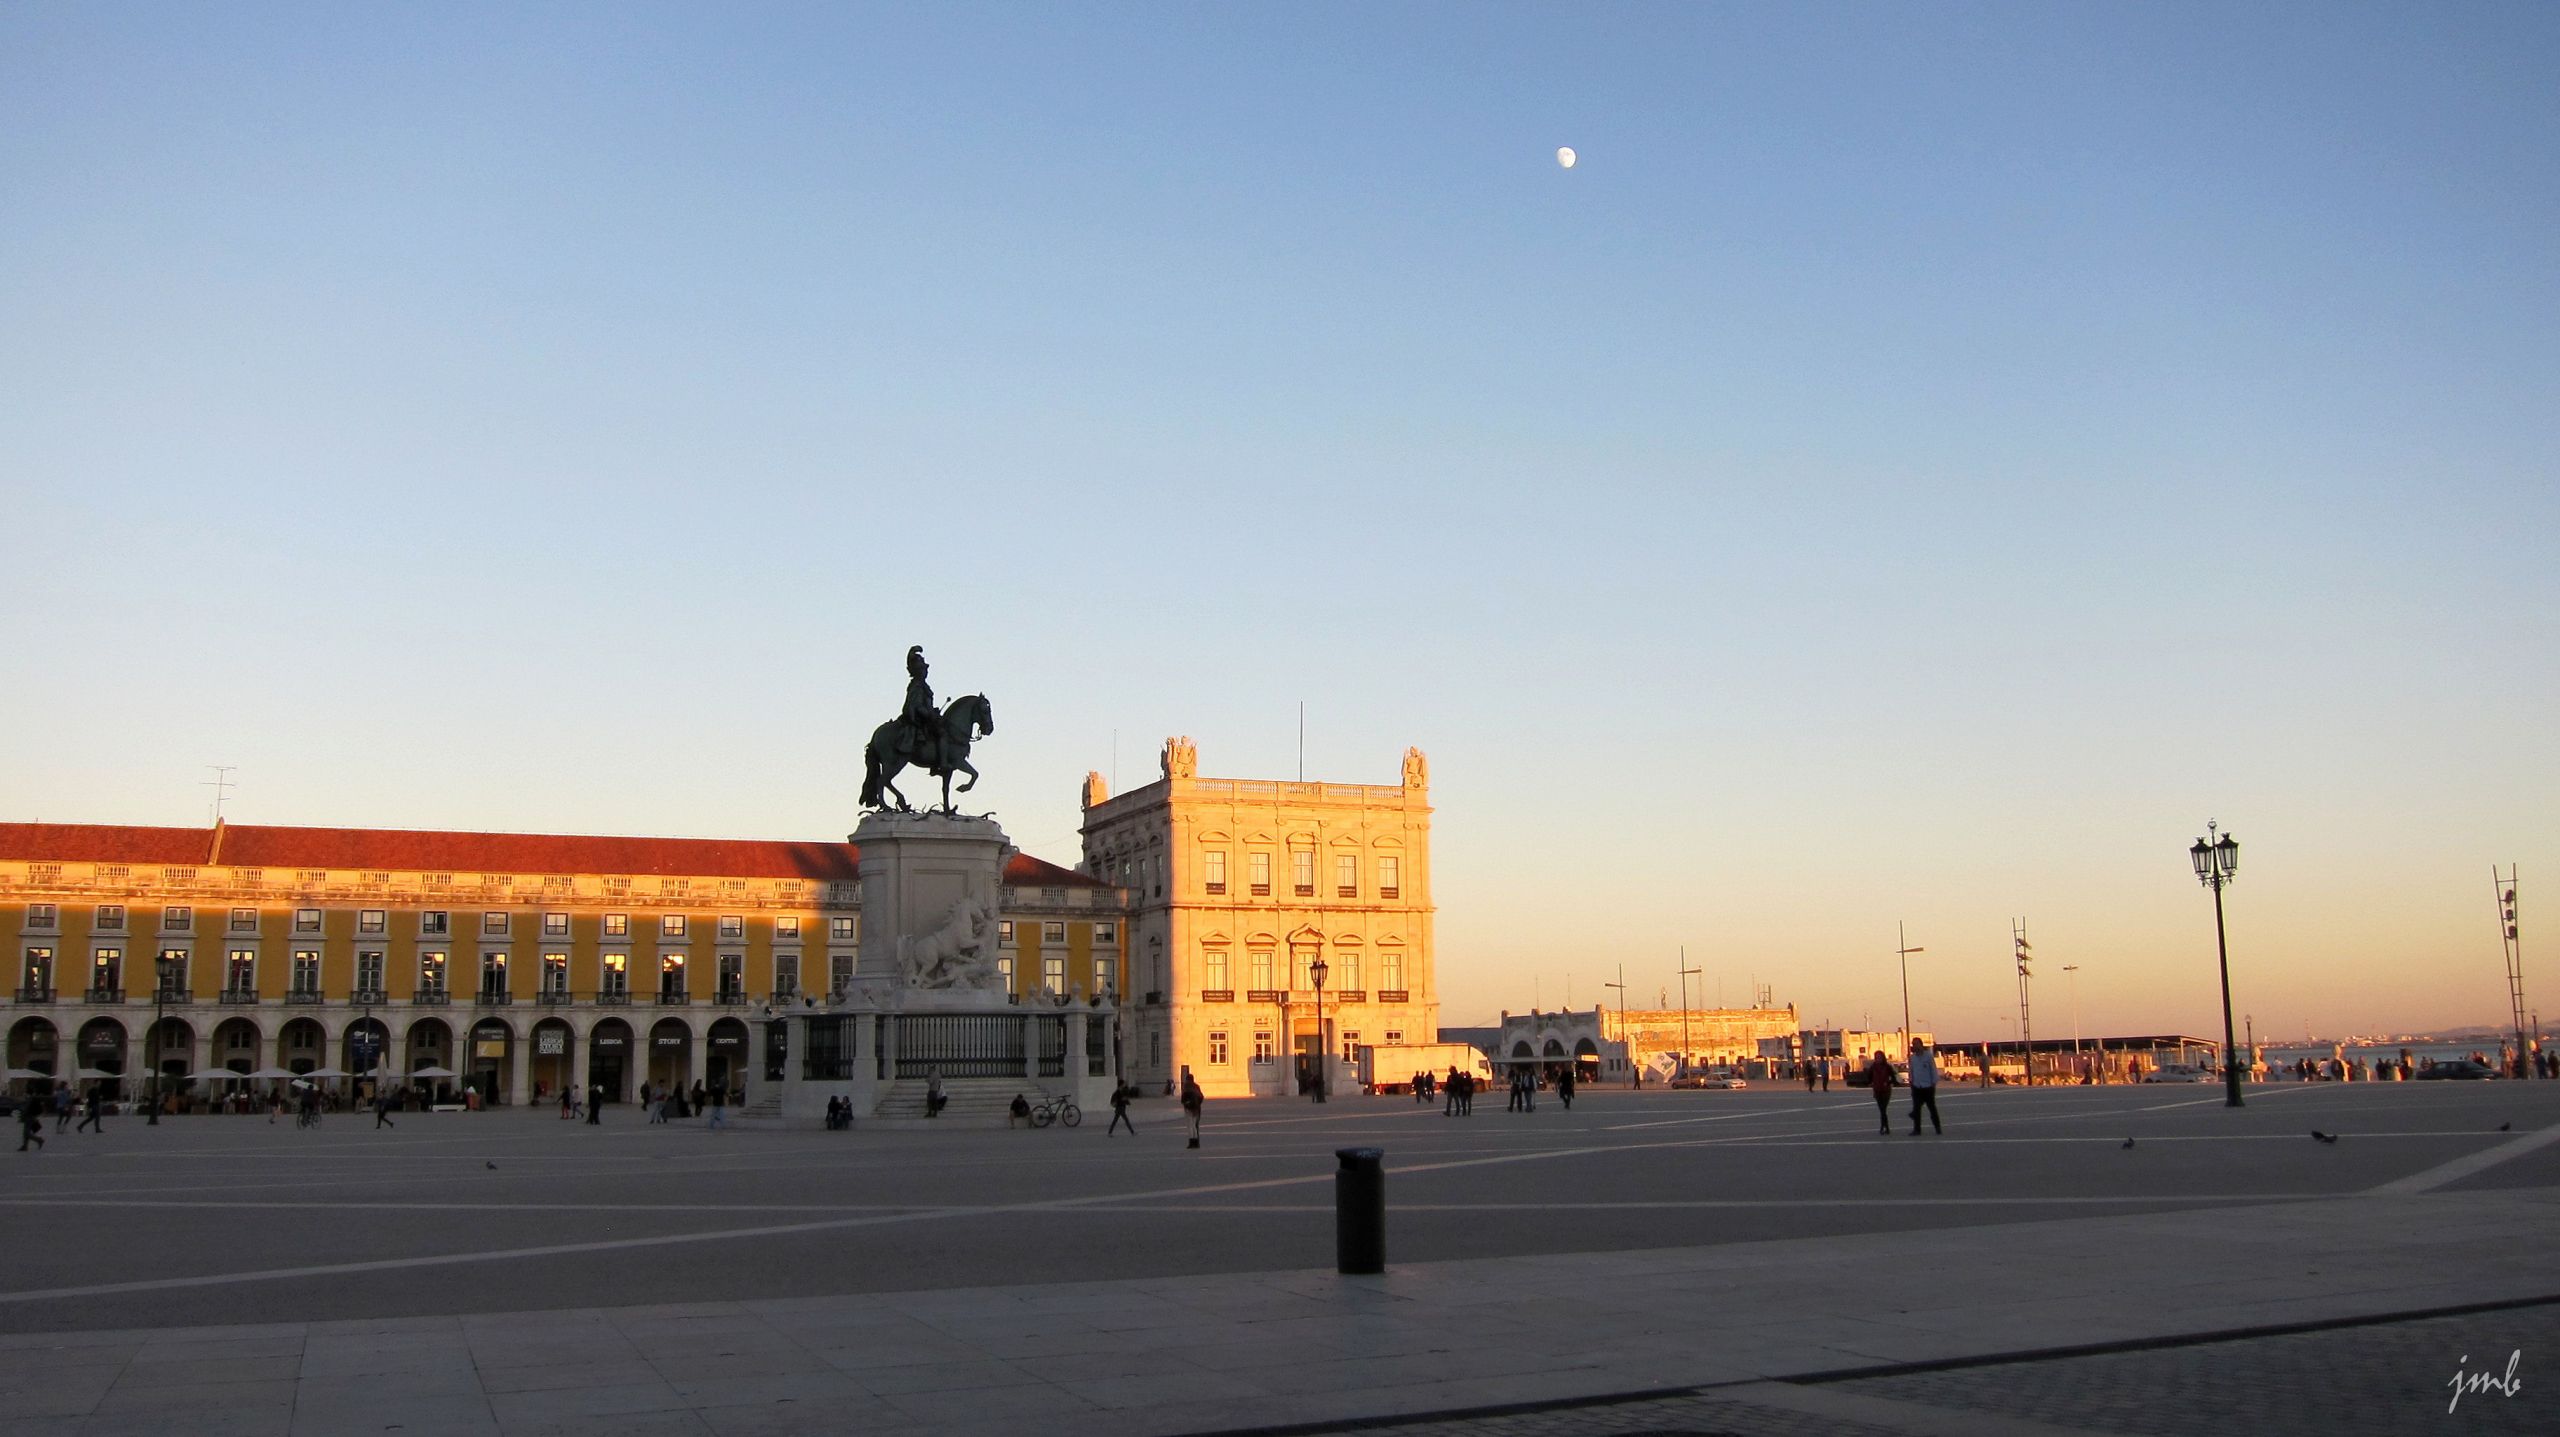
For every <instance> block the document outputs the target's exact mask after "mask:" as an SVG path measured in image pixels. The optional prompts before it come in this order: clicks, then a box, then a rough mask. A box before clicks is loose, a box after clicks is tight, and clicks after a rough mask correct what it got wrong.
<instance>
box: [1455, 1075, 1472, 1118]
mask: <svg viewBox="0 0 2560 1437" xmlns="http://www.w3.org/2000/svg"><path fill="white" fill-rule="evenodd" d="M1475 1115H1476V1075H1475V1074H1473V1073H1460V1074H1459V1075H1458V1116H1459V1117H1462V1118H1472V1117H1474V1116H1475Z"/></svg>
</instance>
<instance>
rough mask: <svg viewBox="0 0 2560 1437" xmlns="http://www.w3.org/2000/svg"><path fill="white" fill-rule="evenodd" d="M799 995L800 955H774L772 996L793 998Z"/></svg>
mask: <svg viewBox="0 0 2560 1437" xmlns="http://www.w3.org/2000/svg"><path fill="white" fill-rule="evenodd" d="M799 993H800V955H799V954H797V953H776V954H774V955H773V996H775V997H777V998H793V997H797V996H799Z"/></svg>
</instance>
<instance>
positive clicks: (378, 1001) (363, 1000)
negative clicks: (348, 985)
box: [347, 988, 391, 1008]
mask: <svg viewBox="0 0 2560 1437" xmlns="http://www.w3.org/2000/svg"><path fill="white" fill-rule="evenodd" d="M347 1001H348V1002H349V1003H351V1004H355V1005H357V1006H359V1007H367V1006H369V1007H377V1008H378V1007H380V1006H382V1005H383V1004H385V1003H388V1002H390V1001H391V998H390V995H388V994H386V993H384V992H383V991H382V990H381V989H379V988H358V989H357V990H355V991H354V992H352V993H349V994H348V995H347Z"/></svg>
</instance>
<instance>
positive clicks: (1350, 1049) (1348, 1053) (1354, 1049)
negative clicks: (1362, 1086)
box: [1342, 1029, 1360, 1063]
mask: <svg viewBox="0 0 2560 1437" xmlns="http://www.w3.org/2000/svg"><path fill="white" fill-rule="evenodd" d="M1342 1061H1344V1062H1346V1063H1356V1062H1359V1061H1360V1035H1359V1034H1358V1033H1355V1032H1352V1031H1350V1030H1349V1029H1345V1030H1344V1031H1343V1034H1342Z"/></svg>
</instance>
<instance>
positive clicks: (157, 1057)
mask: <svg viewBox="0 0 2560 1437" xmlns="http://www.w3.org/2000/svg"><path fill="white" fill-rule="evenodd" d="M152 977H153V978H155V979H156V980H158V981H156V982H154V983H153V984H152V985H151V1111H150V1112H147V1113H145V1114H143V1115H142V1125H143V1126H144V1127H146V1128H156V1127H158V1126H160V1062H161V1054H160V1047H161V1044H162V1043H163V1042H165V1041H167V1038H168V1034H167V1032H166V1031H164V1030H163V1029H162V1028H161V1026H160V1022H161V1014H162V1013H163V1012H164V1011H165V1010H164V1009H163V1008H162V1006H161V1005H162V1004H163V1003H165V1002H167V1001H168V997H169V960H168V959H167V958H165V957H164V958H157V959H154V960H153V963H152Z"/></svg>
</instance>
